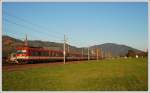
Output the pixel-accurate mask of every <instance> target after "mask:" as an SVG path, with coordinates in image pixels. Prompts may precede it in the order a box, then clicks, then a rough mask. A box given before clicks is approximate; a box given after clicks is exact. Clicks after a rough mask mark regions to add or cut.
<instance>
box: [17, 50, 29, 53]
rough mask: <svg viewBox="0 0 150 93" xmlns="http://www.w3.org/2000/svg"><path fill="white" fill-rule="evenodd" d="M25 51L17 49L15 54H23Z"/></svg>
mask: <svg viewBox="0 0 150 93" xmlns="http://www.w3.org/2000/svg"><path fill="white" fill-rule="evenodd" d="M26 52H27V50H17V54H24V53H26Z"/></svg>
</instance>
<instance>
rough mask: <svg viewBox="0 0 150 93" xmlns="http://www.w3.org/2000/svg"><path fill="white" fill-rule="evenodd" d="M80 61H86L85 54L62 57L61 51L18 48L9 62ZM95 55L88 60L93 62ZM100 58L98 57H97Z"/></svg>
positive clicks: (40, 48) (28, 47)
mask: <svg viewBox="0 0 150 93" xmlns="http://www.w3.org/2000/svg"><path fill="white" fill-rule="evenodd" d="M64 58H65V60H66V61H79V60H80V61H81V60H88V55H87V54H81V53H74V52H73V53H72V52H70V53H68V52H67V53H66V54H65V57H64V51H63V50H50V49H46V48H43V47H31V46H20V47H17V48H16V53H13V54H12V55H11V57H10V60H11V61H12V62H15V63H20V64H23V63H38V62H58V61H63V60H64ZM96 58H97V56H96V55H90V60H95V59H96ZM99 58H100V57H99Z"/></svg>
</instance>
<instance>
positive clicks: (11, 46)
mask: <svg viewBox="0 0 150 93" xmlns="http://www.w3.org/2000/svg"><path fill="white" fill-rule="evenodd" d="M28 43H29V45H30V46H34V47H46V48H48V49H54V50H63V43H57V42H51V41H42V40H28ZM23 44H24V41H22V40H19V39H16V38H13V37H10V36H6V35H3V36H2V52H3V56H8V54H10V53H11V52H15V48H16V46H21V45H23ZM68 46H69V51H71V52H78V53H82V49H83V51H84V53H86V54H87V47H80V48H78V47H76V46H71V45H68ZM68 46H67V48H68ZM90 48H91V49H94V48H99V49H101V50H102V51H103V52H104V53H105V54H106V53H108V52H111V53H112V55H113V56H115V57H116V56H125V55H126V54H127V52H128V50H133V51H135V52H143V51H141V50H138V49H135V48H133V47H130V46H127V45H123V44H116V43H104V44H99V45H93V46H90Z"/></svg>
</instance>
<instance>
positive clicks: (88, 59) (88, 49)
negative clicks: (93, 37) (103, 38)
mask: <svg viewBox="0 0 150 93" xmlns="http://www.w3.org/2000/svg"><path fill="white" fill-rule="evenodd" d="M88 60H90V49H89V47H88Z"/></svg>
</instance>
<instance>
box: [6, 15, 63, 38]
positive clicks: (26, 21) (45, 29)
mask: <svg viewBox="0 0 150 93" xmlns="http://www.w3.org/2000/svg"><path fill="white" fill-rule="evenodd" d="M4 13H5V14H6V15H8V16H11V17H14V18H16V19H18V20H20V21H23V22H25V23H29V24H30V25H33V26H34V27H35V26H36V27H37V28H40V29H44V31H48V32H49V30H48V29H47V28H46V27H43V26H41V25H39V24H35V23H33V22H31V21H29V20H26V19H23V18H20V17H17V16H15V15H12V14H9V13H8V12H4ZM51 32H53V33H54V32H55V33H57V35H59V36H61V37H62V36H63V33H61V32H57V31H51ZM60 34H61V35H60ZM55 35H56V34H55Z"/></svg>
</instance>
